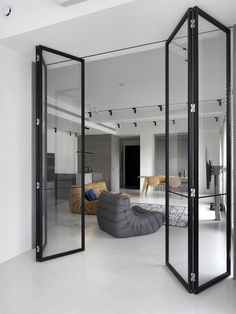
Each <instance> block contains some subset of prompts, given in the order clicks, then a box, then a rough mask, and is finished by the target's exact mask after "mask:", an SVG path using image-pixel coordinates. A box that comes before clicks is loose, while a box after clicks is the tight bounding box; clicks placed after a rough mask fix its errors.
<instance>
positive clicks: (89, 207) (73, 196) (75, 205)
mask: <svg viewBox="0 0 236 314" xmlns="http://www.w3.org/2000/svg"><path fill="white" fill-rule="evenodd" d="M91 189H93V190H94V191H95V193H96V195H97V197H99V195H100V194H101V192H103V191H107V186H106V182H105V181H101V182H94V183H89V184H85V191H88V190H91ZM84 202H85V214H87V215H96V213H97V206H98V200H96V201H88V200H86V199H85V200H84ZM69 204H70V210H71V212H72V213H74V214H80V213H81V208H82V189H81V187H80V186H72V187H71V191H70V198H69Z"/></svg>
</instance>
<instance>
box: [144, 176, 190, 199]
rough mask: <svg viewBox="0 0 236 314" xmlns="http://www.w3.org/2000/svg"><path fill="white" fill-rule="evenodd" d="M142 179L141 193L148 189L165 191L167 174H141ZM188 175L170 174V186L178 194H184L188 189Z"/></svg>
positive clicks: (145, 192) (146, 191)
mask: <svg viewBox="0 0 236 314" xmlns="http://www.w3.org/2000/svg"><path fill="white" fill-rule="evenodd" d="M138 178H139V179H140V180H142V188H141V195H143V194H147V193H148V191H150V190H153V191H165V187H166V176H165V175H157V176H139V177H138ZM187 184H188V177H182V176H181V177H180V176H170V177H169V188H170V189H172V190H175V191H176V193H178V194H182V195H183V194H184V192H185V190H186V189H187Z"/></svg>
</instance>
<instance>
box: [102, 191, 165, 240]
mask: <svg viewBox="0 0 236 314" xmlns="http://www.w3.org/2000/svg"><path fill="white" fill-rule="evenodd" d="M97 221H98V225H99V227H100V228H101V230H103V231H105V232H107V233H109V234H110V235H112V236H114V237H116V238H128V237H135V236H142V235H146V234H150V233H153V232H155V231H157V230H158V229H160V228H161V226H162V225H163V224H164V215H163V214H162V213H160V212H154V211H149V210H146V209H143V208H141V207H139V206H134V207H131V204H130V197H129V196H128V195H125V194H112V193H110V192H107V191H104V192H102V193H101V194H100V197H99V201H98V207H97Z"/></svg>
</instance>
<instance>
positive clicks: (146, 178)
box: [138, 175, 188, 194]
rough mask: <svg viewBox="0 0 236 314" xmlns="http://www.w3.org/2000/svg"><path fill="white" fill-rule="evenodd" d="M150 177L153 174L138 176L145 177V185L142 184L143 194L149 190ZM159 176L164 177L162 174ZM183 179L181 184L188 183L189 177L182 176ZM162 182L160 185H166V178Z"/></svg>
mask: <svg viewBox="0 0 236 314" xmlns="http://www.w3.org/2000/svg"><path fill="white" fill-rule="evenodd" d="M149 177H152V176H139V177H138V178H139V179H144V181H143V186H142V189H141V194H143V193H144V192H145V191H146V192H147V191H148V187H149V185H148V178H149ZM157 177H163V175H161V176H157ZM180 180H181V184H187V183H188V177H181V178H180ZM161 181H162V182H161V183H160V185H164V184H165V180H164V181H163V180H161Z"/></svg>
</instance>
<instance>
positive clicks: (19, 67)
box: [0, 45, 32, 262]
mask: <svg viewBox="0 0 236 314" xmlns="http://www.w3.org/2000/svg"><path fill="white" fill-rule="evenodd" d="M0 69H1V75H0V100H1V101H0V103H1V106H0V143H1V154H0V173H1V180H0V200H1V202H0V262H3V261H5V260H7V259H9V258H12V257H14V256H16V255H18V254H20V253H22V252H24V251H26V250H29V249H30V248H31V123H32V118H31V64H30V63H29V62H28V61H27V60H25V59H24V58H22V57H21V56H20V55H18V54H16V53H15V52H13V51H11V50H9V49H8V48H5V47H4V46H2V45H0Z"/></svg>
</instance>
